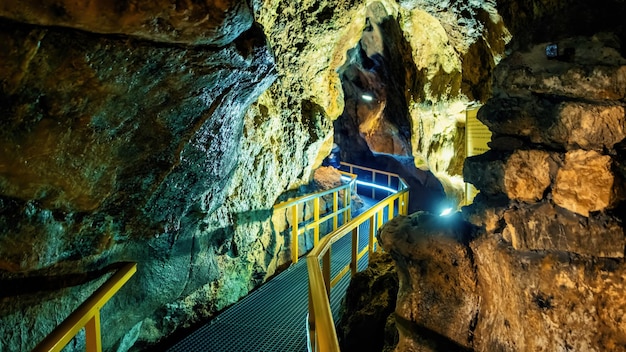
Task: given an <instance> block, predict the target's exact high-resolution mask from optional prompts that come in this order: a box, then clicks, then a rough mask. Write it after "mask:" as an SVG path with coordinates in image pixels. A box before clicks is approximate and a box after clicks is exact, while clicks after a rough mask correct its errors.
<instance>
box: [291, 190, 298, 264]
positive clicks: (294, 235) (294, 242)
mask: <svg viewBox="0 0 626 352" xmlns="http://www.w3.org/2000/svg"><path fill="white" fill-rule="evenodd" d="M292 211H293V213H292V214H291V223H292V224H291V262H292V263H293V264H296V263H297V262H298V204H297V203H296V204H294V205H293V208H292Z"/></svg>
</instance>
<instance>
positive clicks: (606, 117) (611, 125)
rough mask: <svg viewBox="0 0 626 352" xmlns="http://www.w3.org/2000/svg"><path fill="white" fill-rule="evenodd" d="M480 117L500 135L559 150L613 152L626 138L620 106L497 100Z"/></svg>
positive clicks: (625, 124)
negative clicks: (523, 139) (519, 138)
mask: <svg viewBox="0 0 626 352" xmlns="http://www.w3.org/2000/svg"><path fill="white" fill-rule="evenodd" d="M478 116H479V119H481V121H483V122H484V123H485V124H486V125H487V126H488V127H489V129H490V130H491V131H493V132H494V133H496V134H498V135H516V136H519V137H522V138H526V139H528V140H529V141H530V142H532V143H534V144H541V145H546V146H550V147H553V148H559V149H566V150H572V149H584V150H600V151H601V150H603V149H607V150H612V149H614V146H615V144H617V143H619V142H621V141H622V140H623V139H624V138H626V112H625V108H624V105H622V104H619V103H617V102H616V103H613V104H590V103H586V102H572V101H562V102H559V101H556V102H555V101H550V100H547V99H546V100H542V99H538V98H534V97H530V98H494V99H490V100H489V101H488V102H487V103H486V104H485V105H484V106H483V107H482V108H481V109H480V110H479V113H478Z"/></svg>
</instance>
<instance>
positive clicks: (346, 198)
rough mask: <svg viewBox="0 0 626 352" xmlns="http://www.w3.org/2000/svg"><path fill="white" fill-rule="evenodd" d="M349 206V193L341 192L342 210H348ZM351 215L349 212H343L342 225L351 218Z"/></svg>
mask: <svg viewBox="0 0 626 352" xmlns="http://www.w3.org/2000/svg"><path fill="white" fill-rule="evenodd" d="M349 206H350V192H346V191H344V192H343V208H344V209H349ZM351 215H352V214H350V212H349V211H344V214H343V223H344V224H347V223H348V222H349V221H350V219H351V218H352V216H351Z"/></svg>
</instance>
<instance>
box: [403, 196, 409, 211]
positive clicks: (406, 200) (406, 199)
mask: <svg viewBox="0 0 626 352" xmlns="http://www.w3.org/2000/svg"><path fill="white" fill-rule="evenodd" d="M402 202H403V204H404V207H403V208H402V215H409V192H405V193H404V196H402Z"/></svg>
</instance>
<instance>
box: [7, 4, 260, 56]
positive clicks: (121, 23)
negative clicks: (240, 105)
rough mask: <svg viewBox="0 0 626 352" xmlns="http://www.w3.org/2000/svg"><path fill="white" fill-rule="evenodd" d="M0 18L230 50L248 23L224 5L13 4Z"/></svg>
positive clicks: (243, 7) (244, 9)
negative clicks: (231, 44) (230, 44)
mask: <svg viewBox="0 0 626 352" xmlns="http://www.w3.org/2000/svg"><path fill="white" fill-rule="evenodd" d="M0 16H1V17H5V18H12V19H15V20H17V21H20V22H24V23H30V24H36V25H42V26H63V27H70V28H77V29H81V30H85V31H88V32H95V33H103V34H123V35H132V36H136V37H140V38H143V39H147V40H152V41H156V42H168V43H185V44H209V45H217V46H222V45H226V44H229V43H230V42H232V41H233V40H234V39H235V38H237V37H238V36H239V35H240V34H241V33H242V32H244V31H246V30H247V29H248V28H249V27H250V26H251V25H252V22H253V18H252V13H251V10H250V8H249V6H248V5H247V3H246V2H244V1H241V0H228V1H223V0H220V1H215V0H211V1H203V2H198V1H189V0H186V1H176V2H171V1H146V0H140V1H130V0H123V1H116V2H115V4H114V5H113V4H111V3H110V2H109V1H104V0H95V1H68V0H61V1H58V0H44V1H32V0H27V1H21V0H20V1H17V0H7V1H3V2H2V4H0Z"/></svg>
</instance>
